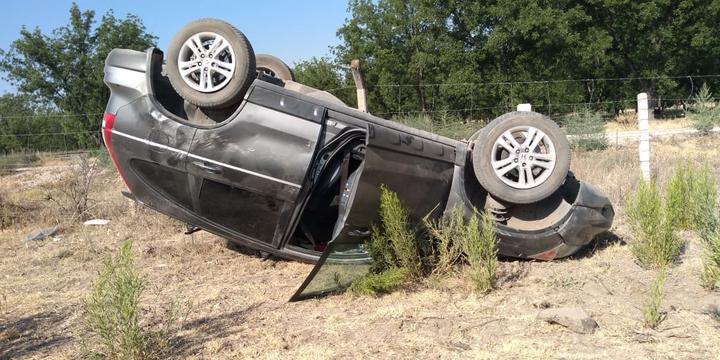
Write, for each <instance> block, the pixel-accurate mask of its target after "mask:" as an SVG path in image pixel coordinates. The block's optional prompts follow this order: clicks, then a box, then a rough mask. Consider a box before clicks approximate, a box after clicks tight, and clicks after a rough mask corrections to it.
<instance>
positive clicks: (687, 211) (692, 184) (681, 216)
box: [666, 163, 717, 239]
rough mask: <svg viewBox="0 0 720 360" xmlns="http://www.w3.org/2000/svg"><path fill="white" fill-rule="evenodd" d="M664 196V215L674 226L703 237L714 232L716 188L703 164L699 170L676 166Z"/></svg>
mask: <svg viewBox="0 0 720 360" xmlns="http://www.w3.org/2000/svg"><path fill="white" fill-rule="evenodd" d="M666 198H667V204H666V206H667V212H668V215H667V216H668V217H669V219H671V221H672V223H673V225H674V226H675V227H677V228H679V229H684V230H695V231H696V232H697V233H698V234H700V236H701V237H702V238H704V239H705V238H707V237H708V236H710V235H711V234H712V233H713V232H714V230H715V227H716V225H717V218H716V216H715V203H716V201H717V188H716V186H715V181H714V179H713V177H712V175H711V173H710V168H709V167H708V165H707V163H706V164H705V165H704V166H703V167H702V168H700V169H698V168H696V167H694V166H691V165H689V164H681V165H679V166H677V167H676V168H675V173H674V174H673V177H672V178H671V179H670V181H669V182H668V187H667V195H666Z"/></svg>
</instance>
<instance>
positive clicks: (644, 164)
mask: <svg viewBox="0 0 720 360" xmlns="http://www.w3.org/2000/svg"><path fill="white" fill-rule="evenodd" d="M637 105H638V106H637V108H638V130H640V144H639V150H640V171H641V172H642V177H643V180H645V181H648V180H650V133H649V131H648V95H647V94H646V93H640V94H638V96H637Z"/></svg>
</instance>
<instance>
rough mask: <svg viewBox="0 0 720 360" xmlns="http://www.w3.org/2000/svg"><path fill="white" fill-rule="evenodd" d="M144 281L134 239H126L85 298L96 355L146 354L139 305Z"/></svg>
mask: <svg viewBox="0 0 720 360" xmlns="http://www.w3.org/2000/svg"><path fill="white" fill-rule="evenodd" d="M144 289H145V284H144V282H143V280H142V279H141V278H140V274H139V273H138V271H137V269H136V268H135V264H134V258H133V255H132V243H131V242H130V241H129V240H128V241H125V242H124V243H123V244H122V246H121V247H120V250H119V251H118V253H117V255H116V256H115V258H107V259H105V263H104V265H103V270H102V271H101V273H100V275H99V276H98V278H97V280H96V281H95V283H94V284H93V289H92V293H91V294H90V296H89V297H88V298H87V299H86V300H85V316H84V319H85V328H86V330H87V332H88V333H89V334H90V339H89V341H87V342H86V343H89V344H92V345H93V346H91V348H90V349H89V350H90V351H91V352H92V353H94V354H95V355H100V356H103V357H108V358H118V359H139V358H143V357H144V356H145V355H146V354H145V348H146V345H147V339H146V337H145V336H144V335H143V332H142V330H141V328H140V322H139V318H138V316H139V314H138V305H139V302H140V296H141V295H142V292H143V290H144Z"/></svg>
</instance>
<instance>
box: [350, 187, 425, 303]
mask: <svg viewBox="0 0 720 360" xmlns="http://www.w3.org/2000/svg"><path fill="white" fill-rule="evenodd" d="M379 210H380V211H379V212H380V224H379V225H375V226H373V228H372V236H371V237H370V240H369V241H368V242H367V243H366V244H365V249H367V251H368V253H369V254H370V256H372V259H373V260H372V264H371V267H370V272H369V273H368V274H366V275H365V276H362V277H360V278H358V279H355V280H354V281H353V282H352V284H350V288H349V289H348V290H349V291H350V292H351V293H354V294H358V295H361V294H365V295H374V294H379V293H386V292H390V291H392V290H394V289H396V288H397V287H399V286H401V285H402V284H403V283H405V282H406V281H407V280H408V279H409V278H412V277H419V276H421V275H422V270H423V267H422V261H421V258H420V251H419V249H418V245H417V240H416V238H417V237H416V233H415V231H413V229H412V227H411V224H410V216H409V214H408V211H407V209H406V208H405V207H404V206H403V204H402V202H401V201H400V198H398V196H397V194H396V193H394V192H393V191H391V190H390V189H388V188H387V186H385V185H383V186H381V187H380V209H379Z"/></svg>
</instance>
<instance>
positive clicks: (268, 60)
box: [255, 54, 295, 81]
mask: <svg viewBox="0 0 720 360" xmlns="http://www.w3.org/2000/svg"><path fill="white" fill-rule="evenodd" d="M255 67H256V69H257V72H258V74H260V73H263V74H265V75H267V76H271V77H274V78H276V79H280V80H282V81H288V80H292V81H295V75H294V74H293V72H292V70H290V67H289V66H288V65H287V64H286V63H285V62H283V61H282V60H280V59H278V58H277V57H275V56H272V55H268V54H257V55H256V56H255Z"/></svg>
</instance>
